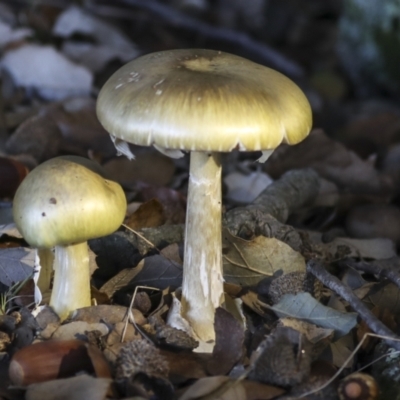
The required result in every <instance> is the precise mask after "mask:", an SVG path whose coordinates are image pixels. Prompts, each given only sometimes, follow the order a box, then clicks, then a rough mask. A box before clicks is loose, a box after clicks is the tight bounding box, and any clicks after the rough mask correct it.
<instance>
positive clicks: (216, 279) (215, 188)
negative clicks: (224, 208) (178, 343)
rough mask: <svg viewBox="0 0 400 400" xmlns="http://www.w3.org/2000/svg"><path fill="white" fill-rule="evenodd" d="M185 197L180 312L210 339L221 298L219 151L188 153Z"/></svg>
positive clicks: (197, 331)
mask: <svg viewBox="0 0 400 400" xmlns="http://www.w3.org/2000/svg"><path fill="white" fill-rule="evenodd" d="M187 201H188V205H187V214H186V232H185V251H184V265H183V271H184V273H183V283H182V316H183V317H184V318H185V319H186V320H187V321H188V322H189V324H190V325H191V327H192V329H193V331H194V332H195V334H196V336H197V337H198V338H199V339H200V340H203V341H213V340H215V330H214V316H215V309H216V308H217V307H219V306H220V305H221V303H222V299H223V278H222V252H221V248H222V238H221V163H220V160H219V155H218V153H210V154H208V153H204V152H192V153H191V156H190V178H189V191H188V200H187Z"/></svg>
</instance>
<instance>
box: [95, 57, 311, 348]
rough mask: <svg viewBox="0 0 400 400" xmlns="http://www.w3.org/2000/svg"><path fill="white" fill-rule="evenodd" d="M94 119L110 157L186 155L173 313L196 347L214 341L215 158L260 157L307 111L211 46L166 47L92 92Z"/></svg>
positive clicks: (218, 254) (217, 298)
mask: <svg viewBox="0 0 400 400" xmlns="http://www.w3.org/2000/svg"><path fill="white" fill-rule="evenodd" d="M97 115H98V118H99V120H100V122H101V123H102V125H103V126H104V128H105V129H106V130H107V131H108V132H110V134H111V138H112V139H113V140H114V143H115V145H116V147H117V149H118V150H119V151H120V152H123V153H125V154H126V155H128V156H130V157H132V155H131V153H130V152H129V148H128V146H127V145H126V143H125V142H129V143H134V144H136V145H143V146H151V145H153V146H154V147H155V148H157V149H158V150H160V151H162V152H163V153H165V154H168V155H171V156H175V157H178V156H181V155H182V152H181V150H186V151H190V152H191V154H190V178H189V189H188V200H187V201H188V203H187V217H186V218H187V219H186V230H185V249H184V266H183V283H182V299H181V302H182V310H181V314H182V316H183V317H184V318H185V319H186V320H188V322H189V324H190V326H191V328H192V329H193V331H194V334H195V335H196V336H197V338H199V339H200V340H202V341H213V340H214V339H215V331H214V315H215V309H216V308H217V307H219V306H220V305H221V303H222V302H223V276H222V249H221V162H220V155H219V153H221V152H230V151H232V150H239V151H255V150H260V151H262V152H263V156H262V157H261V158H260V160H259V161H262V162H263V161H265V160H266V159H267V158H268V156H269V155H270V154H271V153H272V151H273V150H274V149H275V148H276V147H277V146H278V145H279V144H280V143H282V142H284V143H288V144H296V143H298V142H300V141H301V140H303V139H304V138H305V137H306V136H307V135H308V133H309V131H310V128H311V119H312V118H311V109H310V105H309V103H308V101H307V99H306V97H305V95H304V94H303V92H302V91H301V90H300V89H299V88H298V87H297V86H296V85H295V84H294V83H293V82H292V81H291V80H290V79H288V78H286V77H285V76H283V75H282V74H280V73H279V72H276V71H274V70H272V69H269V68H267V67H264V66H262V65H259V64H255V63H253V62H251V61H248V60H246V59H244V58H241V57H238V56H234V55H231V54H227V53H222V52H219V51H214V50H199V49H195V50H190V49H188V50H171V51H164V52H158V53H153V54H149V55H146V56H142V57H139V58H137V59H135V60H133V61H131V62H130V63H128V64H126V65H125V66H123V67H122V68H120V69H119V70H118V71H117V72H115V73H114V75H112V76H111V78H109V80H108V81H107V82H106V83H105V85H104V87H103V88H102V90H101V92H100V94H99V97H98V101H97Z"/></svg>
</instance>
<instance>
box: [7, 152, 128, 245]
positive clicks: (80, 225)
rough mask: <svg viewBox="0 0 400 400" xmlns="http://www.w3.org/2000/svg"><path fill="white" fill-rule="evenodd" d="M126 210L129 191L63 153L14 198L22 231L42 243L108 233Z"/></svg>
mask: <svg viewBox="0 0 400 400" xmlns="http://www.w3.org/2000/svg"><path fill="white" fill-rule="evenodd" d="M83 160H85V161H84V162H87V160H86V159H83ZM78 161H79V160H78ZM125 210H126V198H125V194H124V192H123V190H122V188H121V187H120V186H119V185H118V184H117V183H115V182H112V181H109V180H106V179H104V178H103V177H101V176H100V175H98V174H97V173H95V172H93V171H92V170H90V169H88V168H87V167H85V166H84V165H81V164H79V163H78V162H77V159H75V161H74V160H72V161H71V160H69V159H66V158H64V157H57V158H53V159H51V160H48V161H46V162H44V163H43V164H41V165H39V166H38V167H36V168H35V169H34V170H33V171H32V172H30V173H29V174H28V176H27V177H26V178H25V179H24V181H23V182H22V184H21V185H20V187H19V188H18V190H17V192H16V194H15V197H14V203H13V215H14V221H15V223H16V225H17V227H18V229H19V231H20V232H21V234H22V235H23V237H24V239H25V240H26V241H27V242H28V243H29V244H30V245H31V246H34V247H38V248H50V247H54V246H58V245H63V246H66V245H69V244H73V243H80V242H86V241H87V240H88V239H92V238H97V237H101V236H104V235H108V234H110V233H112V232H114V231H115V230H116V229H118V227H119V226H120V225H121V223H122V221H123V219H124V216H125Z"/></svg>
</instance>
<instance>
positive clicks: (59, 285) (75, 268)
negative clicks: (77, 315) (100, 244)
mask: <svg viewBox="0 0 400 400" xmlns="http://www.w3.org/2000/svg"><path fill="white" fill-rule="evenodd" d="M90 304H91V298H90V271H89V250H88V246H87V242H83V243H78V244H72V245H69V246H56V247H55V260H54V284H53V291H52V294H51V300H50V306H51V307H52V308H53V309H54V311H55V312H56V313H57V314H58V316H59V317H60V319H61V321H63V320H65V319H66V318H67V317H68V315H69V314H70V313H71V312H72V311H75V310H76V309H77V308H82V307H88V306H90Z"/></svg>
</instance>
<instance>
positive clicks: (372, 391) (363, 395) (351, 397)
mask: <svg viewBox="0 0 400 400" xmlns="http://www.w3.org/2000/svg"><path fill="white" fill-rule="evenodd" d="M338 394H339V399H340V400H376V399H377V398H378V394H379V388H378V384H377V382H376V381H375V379H374V378H373V377H372V376H371V375H368V374H364V373H361V372H356V373H354V374H351V375H348V376H346V378H344V379H342V381H341V382H340V384H339V387H338Z"/></svg>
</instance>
